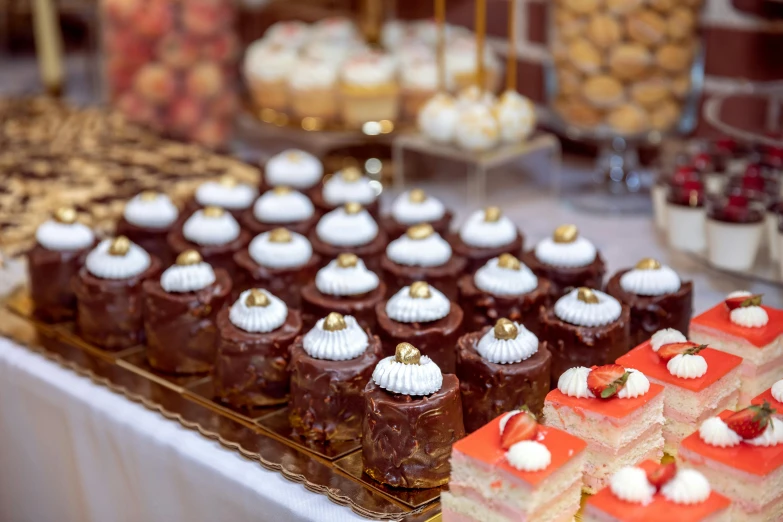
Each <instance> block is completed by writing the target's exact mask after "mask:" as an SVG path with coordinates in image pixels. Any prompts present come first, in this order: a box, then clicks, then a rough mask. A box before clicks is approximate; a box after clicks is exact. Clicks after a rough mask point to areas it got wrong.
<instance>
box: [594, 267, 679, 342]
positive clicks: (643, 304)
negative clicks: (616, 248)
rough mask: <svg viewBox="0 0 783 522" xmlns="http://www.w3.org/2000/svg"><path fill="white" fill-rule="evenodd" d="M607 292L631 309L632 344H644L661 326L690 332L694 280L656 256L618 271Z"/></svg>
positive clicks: (608, 285) (607, 286) (608, 284)
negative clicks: (683, 276) (681, 277)
mask: <svg viewBox="0 0 783 522" xmlns="http://www.w3.org/2000/svg"><path fill="white" fill-rule="evenodd" d="M606 292H607V293H608V294H609V295H611V296H613V297H614V298H615V299H617V300H618V301H620V302H621V303H624V304H626V305H628V307H629V308H630V309H631V344H632V345H633V346H636V345H639V344H642V343H643V342H644V341H646V340H647V339H649V338H650V337H651V336H652V335H653V334H654V333H655V332H657V331H658V330H663V329H665V328H674V329H675V330H677V331H679V332H682V333H683V334H685V335H686V336H687V335H688V327H689V325H690V323H691V316H692V315H693V283H691V282H690V281H685V282H682V281H680V276H678V275H677V272H675V271H674V270H672V269H671V268H670V267H668V266H666V265H662V264H661V263H659V262H658V261H656V260H655V259H649V258H646V259H642V260H641V261H639V262H638V263H637V264H636V266H635V267H634V268H631V269H626V270H621V271H619V272H617V273H616V274H615V275H614V276H612V278H611V279H610V280H609V282H608V283H607V285H606Z"/></svg>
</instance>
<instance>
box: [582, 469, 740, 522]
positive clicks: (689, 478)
mask: <svg viewBox="0 0 783 522" xmlns="http://www.w3.org/2000/svg"><path fill="white" fill-rule="evenodd" d="M731 515H732V509H731V501H730V500H729V499H728V498H726V497H724V496H723V495H721V494H720V493H716V492H715V491H712V488H711V487H710V483H709V482H708V481H707V478H706V477H705V476H704V475H702V474H701V473H699V472H698V471H696V470H693V469H677V465H676V464H675V463H674V462H670V463H668V464H658V463H656V462H653V461H651V460H646V461H644V462H642V463H641V464H639V465H638V466H628V467H625V468H622V469H620V470H619V471H617V473H615V474H614V475H612V478H611V479H610V480H609V486H608V487H606V488H604V489H602V490H601V491H599V492H598V493H597V494H596V495H594V496H592V497H590V498H589V499H588V501H587V505H586V506H585V511H584V514H583V515H582V520H583V521H585V522H660V521H662V520H672V521H677V522H731V520H732V518H731Z"/></svg>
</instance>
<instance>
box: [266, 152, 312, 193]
mask: <svg viewBox="0 0 783 522" xmlns="http://www.w3.org/2000/svg"><path fill="white" fill-rule="evenodd" d="M323 175H324V167H323V165H322V164H321V161H320V160H319V159H318V158H316V157H315V156H313V155H312V154H310V153H309V152H305V151H303V150H298V149H288V150H285V151H283V152H281V153H280V154H277V155H275V156H272V157H271V158H270V159H269V161H267V163H266V166H265V167H264V178H265V179H266V182H267V183H268V184H269V185H271V186H273V187H277V186H279V185H284V186H288V187H292V188H295V189H298V190H304V189H308V188H310V187H313V186H315V185H316V184H317V183H318V182H319V181H321V178H323Z"/></svg>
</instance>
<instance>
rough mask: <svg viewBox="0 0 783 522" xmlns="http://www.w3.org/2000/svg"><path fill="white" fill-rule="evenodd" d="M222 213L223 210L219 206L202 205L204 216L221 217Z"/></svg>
mask: <svg viewBox="0 0 783 522" xmlns="http://www.w3.org/2000/svg"><path fill="white" fill-rule="evenodd" d="M224 213H225V210H223V209H222V208H220V207H213V206H208V207H204V217H208V218H219V217H223V214H224Z"/></svg>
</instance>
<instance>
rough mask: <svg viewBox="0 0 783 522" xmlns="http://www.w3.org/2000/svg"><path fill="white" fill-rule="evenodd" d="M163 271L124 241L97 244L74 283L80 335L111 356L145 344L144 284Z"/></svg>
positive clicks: (153, 260) (138, 247)
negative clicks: (110, 352)
mask: <svg viewBox="0 0 783 522" xmlns="http://www.w3.org/2000/svg"><path fill="white" fill-rule="evenodd" d="M159 270H160V261H159V260H158V259H157V258H156V257H153V256H150V255H149V254H148V253H147V252H145V251H144V249H143V248H141V247H140V246H138V245H136V244H135V243H133V242H131V241H130V240H129V239H128V238H127V237H125V236H118V237H116V238H114V239H104V240H103V241H101V242H100V243H98V246H96V247H95V248H94V249H93V250H92V251H91V252H90V253H89V254H88V255H87V257H86V258H85V261H84V266H83V267H82V268H81V269H80V270H79V273H78V275H77V276H76V277H74V279H73V290H74V293H75V294H76V305H77V306H76V328H77V331H78V332H79V335H80V336H81V337H82V338H83V339H84V340H85V341H87V342H88V343H92V344H94V345H96V346H100V347H101V348H103V349H105V350H110V351H118V350H122V349H125V348H130V347H131V346H135V345H137V344H139V343H141V342H143V341H144V323H143V320H142V309H143V306H142V298H143V296H142V284H143V282H144V281H146V280H147V279H151V278H154V277H155V276H156V275H157V274H158V272H159Z"/></svg>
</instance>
